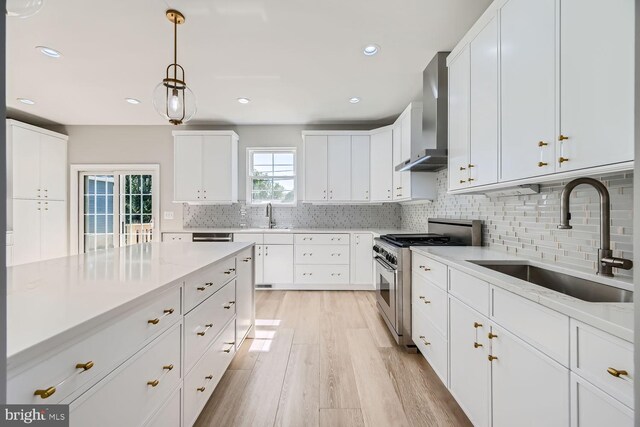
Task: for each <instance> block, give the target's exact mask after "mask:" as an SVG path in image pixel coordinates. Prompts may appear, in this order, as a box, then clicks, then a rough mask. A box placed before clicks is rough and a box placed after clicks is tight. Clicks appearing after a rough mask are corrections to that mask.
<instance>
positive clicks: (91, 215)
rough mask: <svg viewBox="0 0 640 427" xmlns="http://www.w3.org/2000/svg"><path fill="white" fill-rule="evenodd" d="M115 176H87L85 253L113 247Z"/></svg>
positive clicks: (85, 187) (84, 183)
mask: <svg viewBox="0 0 640 427" xmlns="http://www.w3.org/2000/svg"><path fill="white" fill-rule="evenodd" d="M113 184H114V176H113V175H85V176H84V180H83V195H84V212H83V213H84V218H83V225H84V235H83V236H82V238H83V239H84V251H85V252H91V251H95V250H98V249H105V248H108V247H113V214H114V212H113Z"/></svg>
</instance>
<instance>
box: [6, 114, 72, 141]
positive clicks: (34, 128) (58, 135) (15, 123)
mask: <svg viewBox="0 0 640 427" xmlns="http://www.w3.org/2000/svg"><path fill="white" fill-rule="evenodd" d="M7 125H10V126H16V127H20V128H23V129H27V130H30V131H33V132H38V133H41V134H43V135H49V136H52V137H54V138H60V139H64V140H65V141H68V140H69V136H68V135H64V134H62V133H58V132H53V131H50V130H48V129H43V128H40V127H37V126H33V125H30V124H28V123H23V122H19V121H17V120H14V119H7ZM7 127H8V126H7Z"/></svg>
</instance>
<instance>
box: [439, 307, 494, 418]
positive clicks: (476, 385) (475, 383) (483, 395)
mask: <svg viewBox="0 0 640 427" xmlns="http://www.w3.org/2000/svg"><path fill="white" fill-rule="evenodd" d="M449 323H450V332H449V349H450V351H449V354H450V356H449V365H450V366H449V389H450V391H451V394H453V396H454V397H455V398H456V401H457V402H458V403H459V404H460V406H461V407H462V409H463V410H464V412H465V414H467V417H469V420H470V421H471V422H472V423H473V425H474V426H479V427H480V426H488V425H490V411H491V365H490V364H489V362H488V360H487V358H488V356H489V351H490V349H489V346H490V343H489V339H488V337H487V336H488V333H489V330H490V323H489V319H487V318H486V317H485V316H483V315H481V314H480V313H478V312H477V311H475V310H473V309H472V308H471V307H469V306H467V305H466V304H464V303H462V302H460V301H458V300H457V299H456V298H453V297H449Z"/></svg>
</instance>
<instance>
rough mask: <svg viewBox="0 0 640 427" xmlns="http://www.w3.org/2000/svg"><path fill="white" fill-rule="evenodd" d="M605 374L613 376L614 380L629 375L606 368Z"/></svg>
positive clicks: (622, 371) (625, 372)
mask: <svg viewBox="0 0 640 427" xmlns="http://www.w3.org/2000/svg"><path fill="white" fill-rule="evenodd" d="M607 372H608V373H609V374H611V375H613V376H614V377H616V378H620V377H621V376H627V375H629V373H628V372H627V371H624V370H618V369H615V368H607Z"/></svg>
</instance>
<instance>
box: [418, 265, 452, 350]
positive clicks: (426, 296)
mask: <svg viewBox="0 0 640 427" xmlns="http://www.w3.org/2000/svg"><path fill="white" fill-rule="evenodd" d="M411 286H412V290H411V294H412V299H413V301H412V310H415V311H417V312H419V313H420V314H421V315H422V316H423V317H425V318H426V319H427V320H429V321H431V323H433V325H434V326H435V327H436V329H437V330H438V332H439V333H440V334H441V335H442V336H444V337H446V336H447V335H448V334H447V305H448V304H447V293H446V292H445V291H443V290H442V289H440V288H439V287H437V286H436V285H434V284H432V283H430V282H429V281H428V280H426V279H425V278H424V277H422V276H421V275H419V274H416V273H415V272H414V273H413V274H412V277H411Z"/></svg>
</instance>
